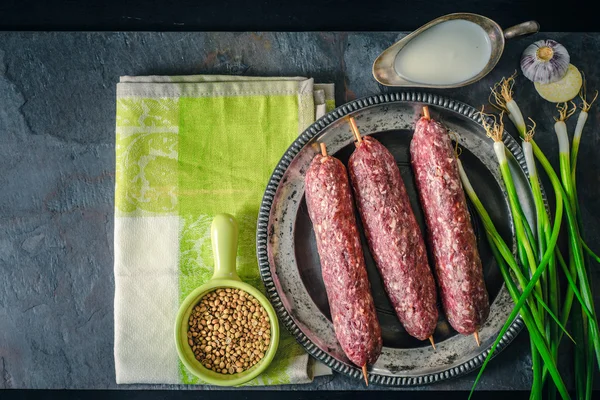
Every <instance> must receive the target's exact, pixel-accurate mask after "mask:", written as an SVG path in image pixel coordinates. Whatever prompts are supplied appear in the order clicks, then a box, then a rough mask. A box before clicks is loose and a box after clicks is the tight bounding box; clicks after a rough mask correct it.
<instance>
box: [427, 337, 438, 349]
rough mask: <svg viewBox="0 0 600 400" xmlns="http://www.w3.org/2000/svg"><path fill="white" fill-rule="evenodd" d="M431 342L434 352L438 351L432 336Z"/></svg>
mask: <svg viewBox="0 0 600 400" xmlns="http://www.w3.org/2000/svg"><path fill="white" fill-rule="evenodd" d="M429 341H430V342H431V347H433V349H434V350H437V349H436V348H435V342H434V341H433V335H432V336H429Z"/></svg>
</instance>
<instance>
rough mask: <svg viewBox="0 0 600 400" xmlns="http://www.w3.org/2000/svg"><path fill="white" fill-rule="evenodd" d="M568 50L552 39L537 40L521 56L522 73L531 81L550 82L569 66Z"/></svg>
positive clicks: (556, 78)
mask: <svg viewBox="0 0 600 400" xmlns="http://www.w3.org/2000/svg"><path fill="white" fill-rule="evenodd" d="M570 61H571V57H569V52H567V49H566V48H565V46H563V45H562V44H560V43H558V42H556V41H554V40H549V39H547V40H538V41H537V42H535V43H533V44H531V45H529V46H528V47H527V48H526V49H525V51H524V52H523V56H522V57H521V70H522V71H523V75H525V77H526V78H527V79H529V80H530V81H532V82H539V83H552V82H556V81H558V80H560V79H562V77H563V76H565V74H566V73H567V68H569V62H570Z"/></svg>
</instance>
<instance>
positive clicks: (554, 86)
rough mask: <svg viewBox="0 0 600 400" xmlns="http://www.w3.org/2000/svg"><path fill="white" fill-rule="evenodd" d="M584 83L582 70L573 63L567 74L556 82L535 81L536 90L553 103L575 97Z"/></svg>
mask: <svg viewBox="0 0 600 400" xmlns="http://www.w3.org/2000/svg"><path fill="white" fill-rule="evenodd" d="M582 84H583V79H582V77H581V72H579V70H578V69H577V67H575V66H574V65H573V64H569V66H568V68H567V73H566V74H565V76H564V77H563V78H562V79H561V80H559V81H556V82H552V83H545V84H544V83H539V82H535V83H534V86H535V90H537V92H538V93H539V95H540V96H542V98H544V99H546V100H548V101H550V102H552V103H562V102H565V101H569V100H571V99H573V98H574V97H575V96H577V94H579V90H580V89H581V85H582Z"/></svg>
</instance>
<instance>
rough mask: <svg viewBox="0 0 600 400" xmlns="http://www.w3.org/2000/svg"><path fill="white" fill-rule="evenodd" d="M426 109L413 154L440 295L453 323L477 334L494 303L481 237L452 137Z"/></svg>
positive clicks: (416, 128) (461, 329) (411, 150)
mask: <svg viewBox="0 0 600 400" xmlns="http://www.w3.org/2000/svg"><path fill="white" fill-rule="evenodd" d="M425 111H426V112H425V114H426V117H423V118H421V119H420V120H419V121H418V122H417V124H416V127H415V133H414V136H413V138H412V141H411V144H410V154H411V161H412V166H413V170H414V173H415V182H416V184H417V188H418V191H419V198H420V200H421V205H422V207H423V211H424V213H425V221H426V225H427V229H428V238H429V243H430V245H431V249H432V252H433V257H434V264H435V271H436V275H437V280H438V284H439V287H440V297H441V299H442V305H443V307H444V311H445V313H446V317H447V318H448V322H449V323H450V325H452V327H453V328H454V329H456V330H457V331H458V332H460V333H462V334H465V335H469V334H475V339H476V340H478V336H477V332H478V330H479V328H480V327H481V325H482V324H483V323H484V322H485V320H486V318H487V317H488V314H489V310H490V309H489V302H488V294H487V290H486V288H485V282H484V279H483V271H482V267H481V260H480V258H479V253H478V251H477V240H476V238H475V234H474V232H473V226H472V225H471V220H470V216H469V211H468V209H467V202H466V198H465V194H464V191H463V188H462V184H461V181H460V176H459V173H458V166H457V163H456V158H455V154H454V149H453V147H452V141H451V140H450V137H449V135H448V133H447V132H446V129H445V128H444V126H442V125H441V124H440V123H438V122H436V121H433V120H431V119H429V118H428V111H427V110H425Z"/></svg>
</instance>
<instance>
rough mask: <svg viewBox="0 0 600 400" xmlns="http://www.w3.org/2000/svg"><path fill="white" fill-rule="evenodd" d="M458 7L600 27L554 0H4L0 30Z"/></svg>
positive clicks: (357, 27)
mask: <svg viewBox="0 0 600 400" xmlns="http://www.w3.org/2000/svg"><path fill="white" fill-rule="evenodd" d="M555 3H556V4H555ZM559 5H560V6H562V7H559ZM553 6H556V7H553ZM455 12H472V13H477V14H482V15H485V16H488V17H490V18H492V19H494V20H495V21H497V22H498V23H499V24H500V26H502V27H504V28H506V27H509V26H512V25H515V24H518V23H520V22H523V21H527V20H530V19H537V20H538V21H539V22H540V23H541V24H542V27H543V28H544V30H545V31H548V32H550V31H554V32H590V31H598V28H599V25H598V20H597V17H596V14H595V13H594V12H586V10H585V9H582V8H581V7H564V3H558V2H552V1H551V2H549V3H548V2H546V3H544V7H541V5H540V4H539V2H535V1H523V0H521V1H515V0H486V1H481V0H460V2H454V1H440V0H429V1H415V0H378V1H377V2H376V3H375V2H370V1H364V0H337V1H324V0H303V1H281V0H260V1H248V0H219V1H190V0H179V1H174V0H151V1H148V0H127V1H122V0H104V1H73V0H44V1H43V2H40V1H39V0H3V1H1V2H0V30H30V31H46V30H78V31H81V30H84V31H99V30H100V31H228V32H229V31H256V30H261V31H389V32H394V31H410V30H414V29H416V28H418V27H419V26H421V25H423V24H424V23H426V22H427V21H430V20H432V19H434V18H437V17H439V16H441V15H444V14H449V13H455Z"/></svg>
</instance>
